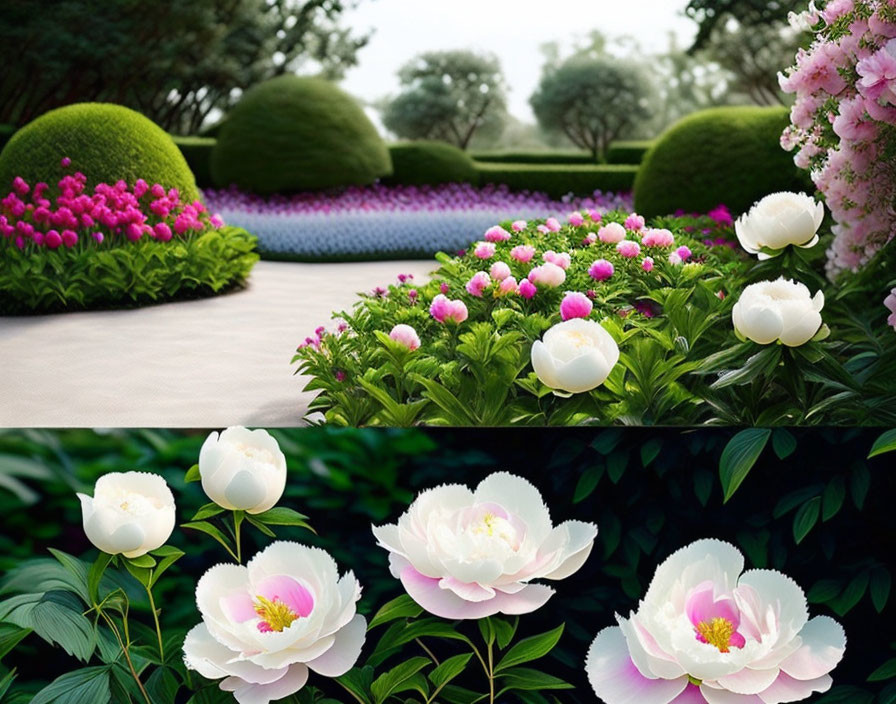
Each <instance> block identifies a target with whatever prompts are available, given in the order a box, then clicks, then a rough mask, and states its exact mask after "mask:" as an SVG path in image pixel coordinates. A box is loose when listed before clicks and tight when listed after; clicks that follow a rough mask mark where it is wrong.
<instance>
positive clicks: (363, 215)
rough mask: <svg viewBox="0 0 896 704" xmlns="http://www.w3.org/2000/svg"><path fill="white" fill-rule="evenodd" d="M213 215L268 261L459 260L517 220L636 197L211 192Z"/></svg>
mask: <svg viewBox="0 0 896 704" xmlns="http://www.w3.org/2000/svg"><path fill="white" fill-rule="evenodd" d="M205 198H206V202H207V203H208V205H209V207H210V208H211V209H212V210H213V211H215V212H218V213H220V214H221V215H222V217H223V218H224V220H225V221H226V222H227V223H228V224H230V225H235V226H238V227H243V228H245V229H246V230H248V231H250V232H252V233H253V234H254V235H255V236H256V237H258V247H259V250H260V251H261V253H262V256H263V257H265V258H270V259H292V260H298V261H356V260H369V259H407V258H429V257H432V256H433V255H434V254H435V253H436V252H456V251H458V250H460V249H463V248H464V247H466V245H467V244H468V243H469V242H470V240H471V239H472V238H473V237H475V235H476V233H477V232H480V231H483V230H485V229H486V228H487V227H488V226H489V225H491V224H492V223H494V222H498V221H500V220H503V219H506V218H508V217H512V216H519V217H526V218H547V217H552V216H554V217H560V216H562V215H563V214H565V213H567V212H569V210H571V209H577V208H582V209H596V210H598V211H599V212H606V211H609V210H615V209H624V208H629V209H630V208H631V196H630V195H629V194H612V193H601V192H600V191H597V192H595V193H594V194H593V195H592V196H591V197H588V198H572V197H569V198H566V199H564V200H555V199H552V198H549V197H548V196H547V195H545V194H543V193H533V192H519V191H511V190H509V189H508V188H506V187H505V186H487V187H484V188H477V187H474V186H470V185H469V184H464V183H451V184H445V185H442V186H385V185H375V186H369V187H363V188H362V187H353V188H347V189H343V190H340V191H338V192H334V193H328V192H321V193H300V194H297V195H292V196H274V197H269V198H263V197H260V196H254V195H251V194H247V193H242V192H240V191H238V190H235V189H230V190H222V191H215V190H207V191H205Z"/></svg>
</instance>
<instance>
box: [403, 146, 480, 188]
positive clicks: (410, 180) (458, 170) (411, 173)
mask: <svg viewBox="0 0 896 704" xmlns="http://www.w3.org/2000/svg"><path fill="white" fill-rule="evenodd" d="M389 153H390V154H391V155H392V176H391V177H390V178H389V179H388V182H389V183H394V184H399V185H403V186H437V185H439V184H442V183H472V184H476V183H477V182H478V181H479V172H478V171H477V170H476V164H475V163H474V162H473V159H472V158H470V156H469V155H468V154H467V153H466V152H464V151H462V150H460V149H458V148H457V147H455V146H453V145H451V144H448V143H446V142H434V141H432V142H431V141H424V140H421V141H419V142H399V143H398V144H392V145H390V146H389Z"/></svg>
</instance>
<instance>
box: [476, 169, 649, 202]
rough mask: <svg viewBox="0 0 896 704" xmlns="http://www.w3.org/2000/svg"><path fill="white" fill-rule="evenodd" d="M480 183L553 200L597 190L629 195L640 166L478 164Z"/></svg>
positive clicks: (583, 194)
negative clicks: (549, 197) (506, 187)
mask: <svg viewBox="0 0 896 704" xmlns="http://www.w3.org/2000/svg"><path fill="white" fill-rule="evenodd" d="M477 167H478V169H479V183H480V185H482V186H484V185H486V184H489V183H493V184H505V185H507V186H508V187H509V188H510V189H511V190H517V191H519V190H527V191H543V192H545V193H547V194H548V195H549V196H551V197H553V198H560V197H562V196H564V195H566V194H567V193H574V194H575V195H580V196H585V195H590V194H591V193H593V192H594V191H596V190H600V191H604V192H607V191H612V192H615V193H618V192H620V191H630V190H631V189H632V185H633V184H634V181H635V176H636V174H637V173H638V167H637V166H624V165H608V164H595V165H588V166H585V165H581V164H554V165H550V164H489V163H482V162H479V163H477Z"/></svg>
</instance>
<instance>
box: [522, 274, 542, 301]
mask: <svg viewBox="0 0 896 704" xmlns="http://www.w3.org/2000/svg"><path fill="white" fill-rule="evenodd" d="M519 293H520V295H521V296H522V297H523V298H525V299H526V300H529V299H531V298H534V297H535V294H536V293H538V289H537V288H536V287H535V284H533V283H532V282H531V281H529V279H523V280H522V281H520V285H519Z"/></svg>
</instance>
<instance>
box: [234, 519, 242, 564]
mask: <svg viewBox="0 0 896 704" xmlns="http://www.w3.org/2000/svg"><path fill="white" fill-rule="evenodd" d="M242 525H243V512H242V511H234V512H233V538H234V540H235V541H236V562H237V564H238V565H241V564H243V550H242V545H241V544H240V527H241V526H242Z"/></svg>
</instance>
